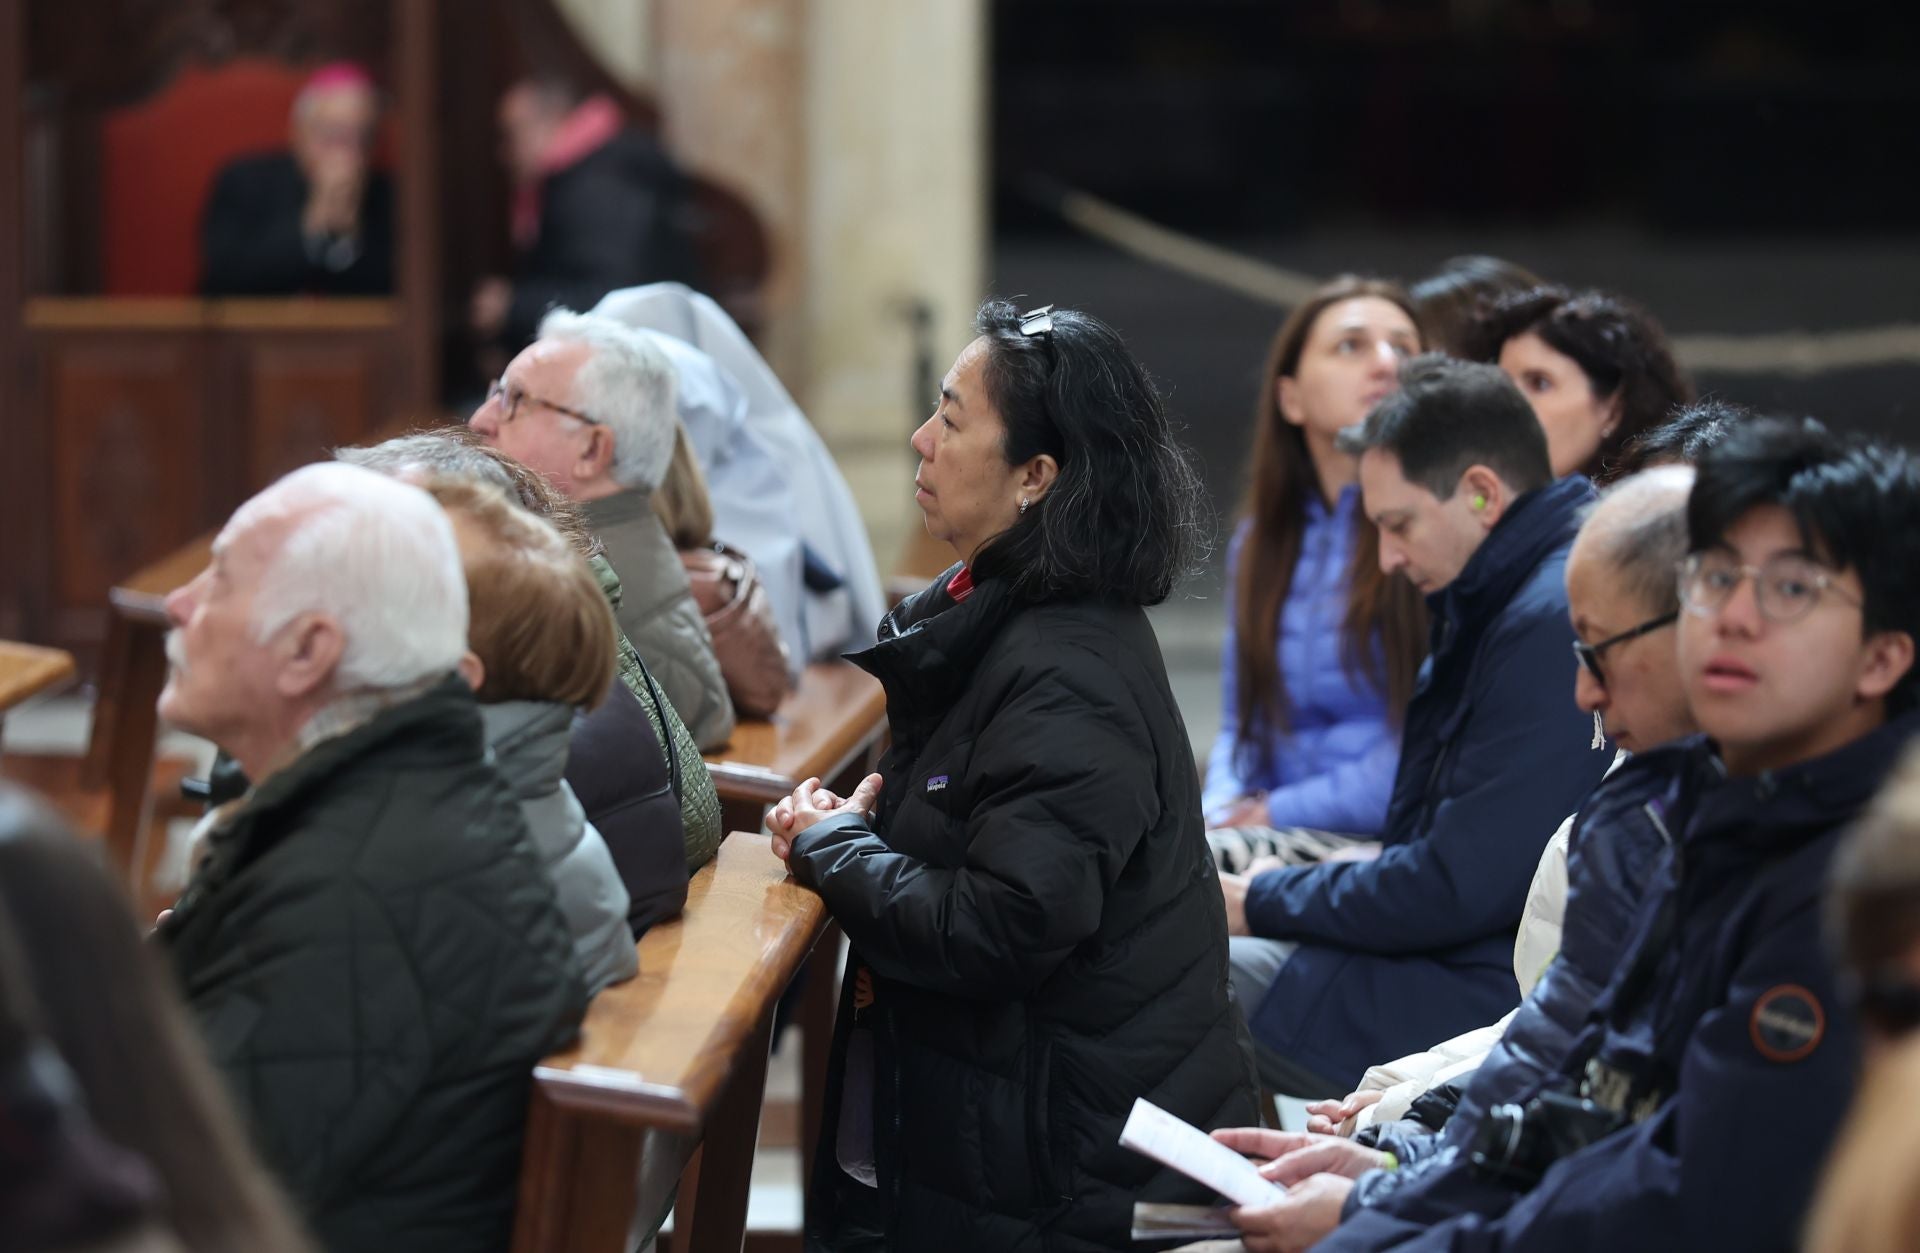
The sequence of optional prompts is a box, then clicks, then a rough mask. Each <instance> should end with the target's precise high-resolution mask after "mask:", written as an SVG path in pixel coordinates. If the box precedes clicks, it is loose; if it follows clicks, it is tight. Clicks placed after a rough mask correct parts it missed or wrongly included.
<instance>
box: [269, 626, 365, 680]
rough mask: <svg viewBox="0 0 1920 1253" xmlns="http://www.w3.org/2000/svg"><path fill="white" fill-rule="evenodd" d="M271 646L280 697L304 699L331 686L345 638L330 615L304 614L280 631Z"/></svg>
mask: <svg viewBox="0 0 1920 1253" xmlns="http://www.w3.org/2000/svg"><path fill="white" fill-rule="evenodd" d="M275 647H276V651H277V652H278V654H279V661H280V676H279V688H280V693H281V695H283V696H290V697H296V698H307V697H313V696H316V695H319V694H321V693H323V692H324V691H326V689H327V687H328V685H329V684H331V683H333V681H334V679H335V676H336V675H337V673H338V672H339V669H340V661H341V658H343V657H344V656H346V651H347V636H346V632H345V631H343V630H342V629H341V626H340V622H339V620H338V619H336V618H335V617H333V615H331V614H326V613H304V614H301V615H299V616H298V617H296V618H294V620H293V621H292V622H290V623H288V624H287V625H286V626H285V627H283V628H281V631H280V636H279V638H278V639H277V640H276V641H275Z"/></svg>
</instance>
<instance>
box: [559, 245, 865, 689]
mask: <svg viewBox="0 0 1920 1253" xmlns="http://www.w3.org/2000/svg"><path fill="white" fill-rule="evenodd" d="M594 312H595V313H596V314H599V315H602V316H604V317H609V318H613V319H615V320H616V321H619V322H624V323H625V324H627V325H628V326H631V327H634V328H636V329H638V330H642V331H646V332H652V333H655V334H654V341H655V343H656V344H657V345H658V346H659V347H660V348H661V350H662V351H664V352H665V353H666V354H667V356H668V358H669V359H670V360H672V362H673V364H674V370H675V372H676V373H677V374H678V376H679V387H678V388H677V389H676V392H675V397H676V402H677V404H678V406H679V411H680V421H681V422H682V423H683V424H684V425H685V426H686V428H687V436H688V439H689V440H690V441H691V442H692V444H693V451H694V453H695V454H696V455H697V456H698V458H699V460H700V469H701V472H702V473H704V474H705V475H706V478H707V487H708V490H709V492H710V493H711V495H712V500H713V523H714V534H715V535H716V536H717V537H718V538H720V539H723V540H725V541H726V542H727V543H729V544H732V545H735V546H736V547H738V548H739V549H740V550H741V551H743V552H745V553H746V554H747V555H748V556H750V557H752V558H753V562H754V565H755V566H756V567H757V568H758V570H759V573H760V577H761V578H762V579H764V580H765V581H766V584H767V594H768V596H769V597H770V598H771V599H772V601H773V611H774V614H775V616H776V617H777V618H778V619H779V622H780V634H781V637H782V638H783V639H785V640H786V642H787V651H788V653H789V654H790V655H791V657H792V658H793V660H794V661H795V663H796V664H802V665H803V664H805V663H807V662H810V661H822V660H826V659H828V658H832V657H838V656H839V655H840V654H841V653H843V652H846V651H848V650H850V649H856V648H864V647H866V646H867V645H869V644H871V643H873V640H874V632H875V631H876V630H878V628H879V626H880V619H881V617H882V616H883V615H884V614H885V613H886V612H887V601H886V596H885V594H884V592H883V591H882V589H881V585H880V571H879V567H878V566H876V565H875V564H874V560H873V545H872V543H871V542H870V541H869V539H868V537H867V527H866V523H865V522H864V521H863V520H862V519H861V516H860V507H859V505H858V503H857V502H855V500H854V498H853V492H852V490H851V489H849V488H848V486H847V480H846V478H845V477H844V476H843V475H842V474H841V473H840V467H839V466H838V465H837V464H835V462H834V459H833V454H832V453H831V452H829V451H828V450H827V446H826V444H825V443H824V442H823V441H822V440H821V438H820V434H819V432H818V431H816V430H815V429H814V427H813V424H812V423H811V422H809V421H808V420H807V415H806V414H804V413H802V412H801V411H800V406H799V405H797V404H795V403H794V401H793V397H791V396H789V395H788V394H787V389H786V388H785V387H783V386H781V383H780V380H779V379H778V378H777V377H776V376H775V375H774V373H773V367H771V366H769V365H768V364H767V362H766V359H765V358H763V357H762V356H761V355H760V353H759V351H758V350H757V349H755V348H754V346H753V344H752V343H751V342H750V341H749V340H748V339H747V336H746V333H745V332H743V331H742V330H741V329H740V327H739V326H738V325H737V324H735V322H734V320H733V319H732V318H730V317H728V316H727V313H726V311H725V310H723V309H721V308H720V306H719V305H717V304H715V303H714V302H713V301H712V300H711V299H710V298H708V297H706V296H703V295H701V294H700V293H699V292H696V291H692V290H689V289H688V288H687V287H685V286H683V285H681V284H679V283H651V284H648V285H647V286H645V287H635V288H631V289H629V290H626V291H617V292H614V293H612V294H611V295H609V296H608V297H607V298H606V299H605V300H602V301H601V302H600V303H599V304H598V305H597V306H595V307H594Z"/></svg>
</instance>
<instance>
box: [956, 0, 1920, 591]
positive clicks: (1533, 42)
mask: <svg viewBox="0 0 1920 1253" xmlns="http://www.w3.org/2000/svg"><path fill="white" fill-rule="evenodd" d="M993 21H994V27H993V41H992V83H991V87H990V92H989V103H990V108H991V110H992V122H991V135H992V148H991V155H992V169H993V172H994V187H993V211H994V222H995V229H994V241H993V252H992V257H991V265H990V280H991V281H990V286H991V288H992V289H993V291H995V292H996V293H998V294H1009V295H1019V296H1023V297H1025V298H1028V299H1030V300H1031V301H1032V302H1033V303H1036V304H1037V303H1045V302H1049V301H1051V302H1057V303H1060V304H1063V305H1072V306H1076V307H1081V308H1085V309H1087V310H1089V311H1091V312H1094V313H1096V314H1098V315H1099V316H1101V317H1103V318H1105V319H1106V320H1108V321H1110V322H1112V323H1114V324H1115V325H1116V326H1118V327H1119V328H1120V329H1121V330H1122V331H1123V332H1125V333H1126V334H1127V336H1128V338H1129V340H1130V341H1131V342H1132V343H1133V344H1134V346H1135V348H1136V350H1137V351H1138V352H1139V354H1140V356H1141V357H1142V359H1143V360H1145V361H1146V363H1147V365H1148V367H1149V368H1150V369H1151V370H1153V372H1154V373H1155V375H1156V376H1157V377H1158V378H1159V379H1160V380H1161V381H1162V383H1163V384H1164V385H1165V386H1166V388H1167V389H1168V391H1169V392H1170V393H1171V397H1172V404H1173V407H1174V409H1175V411H1176V412H1177V413H1178V414H1179V415H1180V417H1181V418H1182V420H1183V421H1184V422H1185V423H1186V424H1187V434H1188V438H1189V441H1190V442H1191V443H1192V444H1193V446H1194V448H1195V450H1196V452H1197V453H1198V454H1199V456H1200V458H1201V460H1202V463H1203V465H1204V467H1205V470H1206V474H1207V478H1208V482H1209V484H1210V486H1211V487H1212V489H1213V492H1214V496H1215V503H1216V506H1217V507H1218V510H1219V512H1220V514H1221V516H1222V519H1223V522H1224V520H1225V518H1226V517H1227V516H1228V515H1230V514H1231V511H1232V509H1233V506H1234V504H1235V502H1236V500H1237V498H1238V494H1239V490H1240V486H1241V482H1240V477H1239V476H1240V473H1241V469H1242V463H1243V461H1244V457H1245V450H1246V444H1247V439H1248V435H1249V430H1248V423H1249V419H1250V415H1251V413H1252V408H1253V401H1254V396H1255V392H1256V390H1257V389H1258V387H1259V386H1260V382H1259V378H1258V373H1259V366H1260V362H1261V358H1262V356H1263V355H1264V351H1265V347H1266V344H1267V341H1268V339H1269V337H1270V336H1271V335H1272V333H1273V331H1274V330H1275V329H1276V328H1277V326H1278V325H1279V322H1280V320H1281V318H1282V317H1283V316H1284V314H1285V309H1284V308H1281V307H1279V306H1277V305H1274V304H1271V303H1266V302H1262V301H1257V300H1253V299H1249V298H1247V297H1244V296H1242V295H1239V294H1236V293H1234V292H1231V291H1228V290H1224V289H1222V288H1219V287H1217V286H1213V285H1211V284H1208V283H1204V282H1201V281H1197V280H1195V279H1192V278H1189V277H1187V276H1185V275H1182V274H1178V273H1173V272H1170V271H1167V270H1165V269H1161V268H1159V267H1157V266H1155V265H1153V264H1151V263H1149V262H1146V261H1142V260H1139V259H1136V258H1134V257H1131V256H1128V255H1126V254H1124V253H1122V252H1120V251H1118V250H1117V249H1115V248H1113V247H1112V246H1110V245H1109V244H1107V243H1104V242H1101V241H1099V240H1095V239H1092V238H1089V237H1088V236H1086V235H1085V234H1083V233H1081V232H1080V231H1079V230H1077V229H1076V228H1074V227H1072V226H1070V225H1068V224H1067V223H1065V222H1064V221H1063V220H1062V218H1061V217H1060V215H1059V213H1058V212H1057V205H1058V196H1059V193H1060V191H1061V189H1063V188H1066V189H1074V190H1078V191H1083V192H1088V193H1091V194H1093V195H1096V196H1099V197H1101V198H1103V199H1105V200H1108V201H1110V202H1112V203H1113V204H1115V205H1117V206H1119V207H1121V208H1124V209H1126V210H1128V211H1130V212H1133V213H1137V214H1140V215H1142V216H1144V217H1147V218H1150V219H1152V220H1154V221H1155V222H1158V223H1160V224H1162V225H1165V226H1168V227H1171V228H1173V229H1176V230H1179V231H1182V232H1185V233H1188V234H1191V235H1193V236H1196V237H1198V238H1200V239H1203V240H1205V241H1207V242H1208V243H1211V244H1214V245H1217V246H1221V247H1224V248H1227V249H1230V250H1232V251H1234V252H1238V253H1242V254H1245V255H1246V256H1249V257H1254V258H1259V259H1261V260H1264V261H1266V262H1269V263H1272V264H1277V265H1281V266H1285V267H1287V268H1288V269H1292V270H1297V271H1300V272H1302V273H1305V274H1307V275H1311V276H1319V277H1324V276H1330V275H1332V274H1334V273H1338V272H1340V271H1342V270H1348V269H1352V270H1360V271H1366V272H1372V273H1380V274H1387V275H1392V276H1398V277H1402V278H1404V279H1407V280H1409V281H1411V280H1413V279H1417V278H1419V277H1421V276H1422V275H1423V274H1425V273H1427V272H1429V271H1430V270H1431V269H1432V268H1434V267H1435V266H1436V265H1437V264H1438V263H1439V262H1441V261H1442V260H1444V259H1445V258H1447V257H1449V256H1453V255H1456V254H1459V253H1464V252H1486V253H1492V254H1495V255H1499V256H1505V257H1508V258H1510V259H1512V260H1515V261H1518V262H1520V263H1522V264H1524V265H1526V266H1528V267H1529V268H1531V269H1533V270H1535V271H1536V272H1538V273H1540V274H1542V275H1544V276H1546V277H1547V278H1549V279H1552V280H1556V281H1561V282H1566V283H1570V284H1573V285H1576V286H1585V285H1596V286H1604V287H1608V288H1611V289H1613V290H1617V291H1620V292H1623V293H1625V294H1627V295H1630V296H1633V297H1635V298H1637V299H1639V300H1641V301H1642V302H1643V303H1645V304H1646V305H1648V306H1649V307H1650V308H1651V309H1652V310H1653V311H1654V313H1655V314H1656V315H1657V316H1658V317H1659V318H1660V319H1661V320H1662V321H1663V322H1664V323H1665V325H1666V326H1667V328H1668V330H1669V331H1670V332H1671V333H1673V334H1675V335H1684V334H1700V333H1709V334H1752V333H1766V332H1783V331H1796V330H1798V331H1816V332H1832V331H1840V330H1848V329H1857V328H1869V327H1875V326H1884V325H1890V324H1897V323H1905V324H1908V325H1916V324H1920V296H1916V292H1920V197H1916V194H1915V192H1914V190H1913V184H1914V182H1915V165H1916V161H1915V158H1916V155H1920V141H1916V138H1915V134H1916V124H1917V123H1920V73H1917V72H1916V70H1920V56H1916V52H1917V50H1920V17H1916V10H1915V9H1914V8H1913V7H1912V6H1892V5H1886V6H1868V5H1856V4H1845V3H1843V4H1821V5H1809V4H1805V3H1785V2H1781V0H1759V2H1753V0H1746V2H1742V3H1727V2H1722V0H1668V2H1666V3H1658V2H1654V0H1627V2H1624V3H1623V2H1618V0H1592V2H1582V0H1521V2H1513V3H1506V2H1502V0H1453V2H1452V3H1438V2H1435V0H1373V2H1359V0H1344V2H1339V3H1336V2H1333V0H1300V2H1296V3H1287V2H1283V0H998V3H996V5H995V6H994V11H993ZM941 364H942V365H944V362H943V363H941ZM1695 381H1696V383H1697V384H1698V386H1699V387H1700V390H1701V391H1702V392H1703V393H1709V392H1710V393H1717V394H1720V395H1723V396H1726V397H1728V398H1730V399H1734V400H1738V401H1741V402H1743V403H1747V404H1750V405H1753V406H1755V407H1757V408H1761V409H1765V410H1773V411H1785V412H1802V413H1812V414H1815V415H1817V416H1820V417H1822V418H1824V419H1827V420H1829V421H1830V422H1832V423H1834V424H1836V425H1841V426H1847V427H1854V428H1860V429H1867V430H1872V431H1876V432H1879V433H1882V434H1886V435H1890V436H1893V437H1895V438H1899V439H1903V440H1912V439H1914V438H1915V437H1916V436H1920V408H1916V401H1915V395H1916V387H1920V357H1916V356H1914V355H1909V356H1908V357H1906V358H1905V359H1902V360H1900V361H1897V362H1894V363H1890V364H1882V365H1873V366H1867V367H1855V368H1847V369H1839V370H1828V371H1822V372H1817V373H1804V372H1802V373H1794V372H1789V371H1788V370H1786V369H1785V368H1782V369H1778V370H1773V371H1768V372H1761V373H1755V372H1739V373H1735V372H1724V373H1701V372H1696V373H1695ZM1217 579H1218V571H1217V569H1216V570H1213V571H1211V572H1210V573H1209V575H1208V576H1207V577H1206V578H1203V579H1200V580H1197V581H1196V588H1195V590H1196V591H1198V592H1200V593H1201V594H1203V595H1204V594H1207V593H1208V592H1209V590H1210V589H1211V588H1212V587H1214V586H1217Z"/></svg>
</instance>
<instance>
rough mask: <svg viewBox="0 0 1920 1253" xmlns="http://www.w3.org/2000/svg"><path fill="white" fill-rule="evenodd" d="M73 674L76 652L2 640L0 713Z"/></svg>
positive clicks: (63, 681)
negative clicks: (73, 653)
mask: <svg viewBox="0 0 1920 1253" xmlns="http://www.w3.org/2000/svg"><path fill="white" fill-rule="evenodd" d="M72 678H73V656H72V654H70V653H65V652H62V651H61V650H60V649H57V648H41V647H40V646H39V645H37V644H16V643H14V642H13V641H11V640H0V713H5V712H6V711H7V710H9V709H12V708H13V707H14V706H16V705H18V704H21V703H22V702H24V701H27V700H30V699H32V698H33V697H35V696H38V695H40V693H42V692H45V691H48V690H49V689H52V688H55V687H58V686H60V685H61V684H63V683H65V682H67V681H68V680H70V679H72Z"/></svg>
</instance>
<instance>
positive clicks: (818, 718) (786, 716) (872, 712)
mask: <svg viewBox="0 0 1920 1253" xmlns="http://www.w3.org/2000/svg"><path fill="white" fill-rule="evenodd" d="M886 732H887V697H886V693H885V692H884V691H882V690H881V688H880V682H879V680H877V679H875V678H874V677H873V676H872V675H870V674H868V673H867V672H866V671H864V670H862V669H860V668H859V667H858V666H855V665H853V664H852V663H851V662H846V661H820V662H815V663H814V664H812V665H810V666H808V667H807V668H806V669H805V670H804V671H803V672H802V673H801V675H800V683H799V685H798V686H797V687H796V688H794V690H793V691H792V692H789V693H788V694H787V698H786V699H785V700H783V701H781V702H780V708H779V709H778V710H776V711H775V713H774V715H773V717H771V718H768V719H765V720H750V721H743V722H741V723H739V724H738V725H737V726H735V727H734V729H733V738H732V739H730V740H728V741H727V744H726V747H724V748H721V749H717V750H715V751H714V752H711V753H708V754H707V755H706V759H707V769H708V770H709V771H711V772H712V774H713V786H714V790H715V791H717V792H719V793H720V813H721V822H722V825H723V826H724V827H725V829H727V830H729V831H757V830H759V829H760V825H761V823H763V822H764V821H765V820H766V811H767V807H768V806H770V805H772V804H773V803H774V802H775V801H777V800H779V799H780V798H781V797H783V796H789V795H791V794H792V793H793V789H795V788H796V787H799V786H800V784H802V783H803V782H805V781H806V780H808V779H819V780H821V781H822V782H823V783H825V784H826V785H827V786H828V787H830V788H833V789H834V790H835V791H838V792H841V793H842V794H843V795H844V794H845V793H846V792H847V791H850V790H851V789H852V786H853V784H856V783H858V782H859V781H860V779H861V777H862V776H863V775H864V774H866V772H867V771H868V770H869V769H871V768H872V766H873V764H874V763H875V761H876V760H877V759H878V755H879V750H880V747H881V745H882V741H883V740H884V739H885V738H886Z"/></svg>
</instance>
